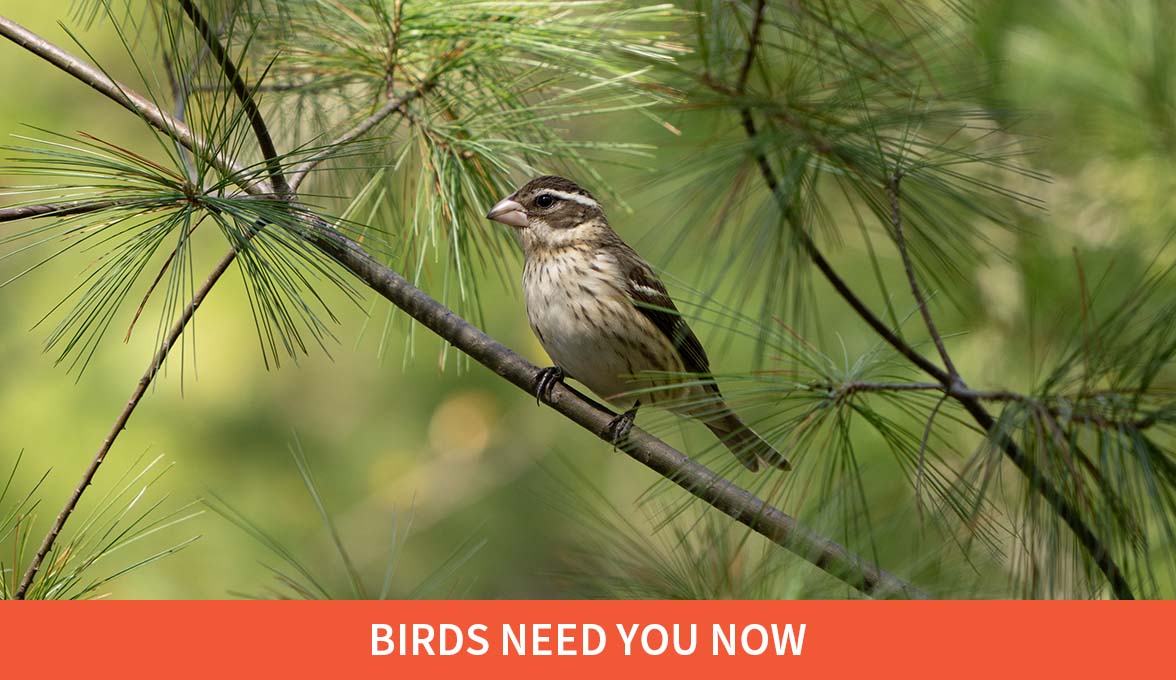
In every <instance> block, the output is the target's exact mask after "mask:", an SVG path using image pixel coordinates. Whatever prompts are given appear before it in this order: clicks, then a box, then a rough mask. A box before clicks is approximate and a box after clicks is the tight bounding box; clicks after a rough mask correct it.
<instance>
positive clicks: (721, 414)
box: [486, 175, 790, 472]
mask: <svg viewBox="0 0 1176 680" xmlns="http://www.w3.org/2000/svg"><path fill="white" fill-rule="evenodd" d="M486 217H487V218H488V219H490V220H494V221H496V222H499V223H501V224H504V225H507V226H509V227H510V228H511V230H512V232H513V233H514V235H515V237H516V239H517V240H518V242H519V244H520V245H521V247H522V250H523V260H524V262H523V282H522V287H523V297H524V301H525V304H526V310H527V318H528V321H529V322H530V325H531V330H532V331H534V333H535V335H536V337H537V338H538V339H539V343H540V344H541V345H542V346H543V349H544V350H546V352H547V354H548V356H550V357H551V359H552V361H553V362H554V364H555V365H554V366H551V367H548V368H545V369H543V370H541V371H540V372H539V374H538V378H537V380H536V384H535V394H536V397H537V398H539V399H544V400H547V401H550V399H551V390H552V389H553V388H554V386H555V385H556V384H557V383H560V382H562V381H563V380H564V379H565V378H568V377H570V378H574V379H575V380H577V381H579V382H580V383H582V384H584V385H585V386H587V387H588V388H589V389H591V390H592V391H593V392H595V393H596V394H597V395H598V396H600V397H601V398H602V399H604V400H605V401H606V402H608V403H609V404H611V405H612V406H614V407H616V408H617V409H618V410H624V412H623V413H621V414H620V415H618V416H617V417H615V418H614V419H613V420H612V421H611V422H610V423H609V425H608V428H607V429H606V433H608V434H609V436H611V438H612V440H613V444H614V446H615V445H617V444H618V443H620V442H622V441H624V440H625V439H626V438H627V437H628V435H629V432H630V430H631V429H632V426H633V423H634V421H635V420H636V417H637V409H638V408H639V407H640V406H641V405H642V403H643V402H645V403H649V404H652V405H658V406H664V407H666V408H668V409H669V410H671V411H673V412H676V413H678V414H680V415H685V416H688V417H692V418H695V419H697V420H699V421H701V422H702V423H703V424H705V425H706V426H707V427H708V428H709V429H710V430H711V432H713V433H714V434H715V436H717V437H718V439H719V441H720V442H722V443H723V444H724V445H725V446H726V447H727V448H728V449H730V450H731V452H732V453H733V454H734V455H735V457H736V458H737V459H738V460H739V462H740V463H742V464H743V466H744V467H746V468H747V469H749V470H751V471H753V472H754V471H757V470H758V469H759V467H760V463H761V462H762V463H766V464H768V465H771V466H773V467H776V468H779V469H781V470H788V469H790V465H789V462H788V459H787V458H785V457H784V456H783V455H782V454H780V452H779V451H777V450H776V449H775V448H773V447H772V445H771V444H769V443H768V442H766V441H764V439H763V438H761V437H760V436H759V435H758V434H756V433H755V432H754V431H753V430H752V429H751V428H750V427H748V426H747V425H746V424H745V423H744V422H743V421H742V420H741V419H740V418H739V416H738V415H736V414H735V412H734V411H732V410H731V409H730V408H729V407H728V406H727V404H726V402H725V401H724V399H723V395H722V393H721V392H720V391H719V388H718V386H717V385H716V384H715V382H714V380H713V378H712V377H711V375H710V360H709V359H708V358H707V355H706V351H705V350H704V349H703V347H702V344H701V343H700V342H699V341H698V337H697V336H696V335H695V334H694V331H692V330H691V329H690V326H689V324H687V323H686V320H685V319H684V318H683V317H682V314H681V313H680V312H679V311H678V308H677V306H676V305H675V304H674V301H673V300H672V299H671V298H670V295H669V293H668V292H667V291H666V287H665V285H664V284H663V283H662V282H661V280H660V279H659V278H658V277H657V275H656V274H655V273H654V271H653V268H652V267H650V265H649V264H648V263H646V261H645V260H643V259H642V258H641V257H640V256H639V255H638V254H637V253H636V251H634V250H633V249H632V248H631V247H630V246H629V245H628V244H627V243H625V242H624V241H623V240H622V239H621V237H620V236H619V235H617V233H616V232H615V231H613V229H612V228H611V227H610V226H609V223H608V219H607V218H606V217H605V214H604V210H603V208H602V207H601V205H600V202H599V201H597V200H596V198H595V197H594V196H593V195H592V194H591V193H590V192H589V191H588V190H586V189H584V188H582V187H581V186H579V185H578V184H576V183H575V182H573V181H572V180H569V179H565V178H563V177H558V176H555V175H544V176H542V177H536V178H534V179H532V180H530V181H528V182H527V183H526V184H524V185H522V186H521V187H519V188H518V189H517V190H516V191H515V192H514V193H512V194H510V195H509V196H507V197H506V198H504V199H502V200H501V201H499V202H498V203H496V204H495V205H494V207H492V208H491V209H490V212H489V213H487V215H486Z"/></svg>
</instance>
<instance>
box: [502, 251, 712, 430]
mask: <svg viewBox="0 0 1176 680" xmlns="http://www.w3.org/2000/svg"><path fill="white" fill-rule="evenodd" d="M630 285H631V283H630V282H629V281H628V280H627V279H626V278H625V275H624V272H623V271H622V268H621V266H620V264H619V263H618V261H617V258H616V257H615V256H614V254H613V253H611V252H609V251H608V250H602V249H592V248H587V247H579V246H570V247H565V248H560V249H558V250H552V251H547V252H542V253H536V254H535V256H533V257H531V258H528V259H527V262H526V265H525V266H524V268H523V294H524V297H525V299H526V305H527V317H528V319H529V320H530V323H531V329H532V330H533V331H534V332H535V335H536V337H538V338H539V343H540V344H541V345H543V349H545V350H547V353H548V355H550V356H551V359H552V360H553V361H554V362H555V364H556V365H557V366H559V367H560V368H562V369H563V370H564V371H565V372H566V373H567V374H568V375H570V376H572V377H573V378H575V379H577V380H579V381H580V382H582V383H584V384H585V385H586V386H588V388H589V389H591V390H592V391H593V392H595V393H597V394H599V395H600V396H601V397H603V398H604V399H606V400H607V401H608V402H609V403H611V404H613V405H614V406H618V407H624V406H627V405H630V404H632V403H633V402H634V400H635V399H637V398H640V399H641V401H642V402H643V403H655V402H659V401H667V400H680V399H682V398H684V397H687V396H689V395H688V394H685V393H683V390H681V389H673V390H665V389H654V390H652V391H650V392H648V393H646V394H639V395H633V394H626V393H632V392H634V391H640V390H646V389H650V388H658V387H664V386H666V385H668V384H671V383H672V382H673V378H672V374H673V373H681V372H682V371H683V370H684V367H683V365H682V361H681V358H680V357H679V355H678V352H677V350H675V348H674V346H673V345H672V344H671V343H670V341H669V339H668V338H666V336H665V334H663V333H662V332H661V331H659V330H658V329H657V327H656V326H654V324H653V323H652V322H651V321H649V320H648V319H647V318H646V317H645V316H643V315H641V314H634V303H633V300H632V299H631V297H630V296H629V294H628V292H627V291H628V289H629V287H630ZM677 379H678V380H680V379H681V377H680V376H679V377H678V378H677Z"/></svg>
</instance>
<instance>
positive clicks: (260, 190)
mask: <svg viewBox="0 0 1176 680" xmlns="http://www.w3.org/2000/svg"><path fill="white" fill-rule="evenodd" d="M0 34H2V35H4V36H6V37H8V38H9V39H10V40H13V41H14V42H17V43H18V44H20V45H22V46H23V47H25V48H26V49H29V50H30V51H32V52H33V53H34V54H37V55H38V56H41V57H42V58H45V59H46V60H47V61H50V62H51V63H54V64H55V65H58V66H59V67H60V68H62V69H63V70H65V71H66V72H67V73H70V74H71V75H73V76H74V77H75V78H77V79H79V80H81V81H82V82H84V83H86V84H87V85H89V86H90V87H93V88H94V89H96V90H98V91H99V92H102V93H103V94H106V95H107V96H108V97H110V98H111V99H114V100H115V101H117V102H118V103H119V104H121V105H123V106H124V107H126V108H128V109H130V110H131V111H134V112H135V113H137V114H139V115H142V116H143V117H144V118H145V120H147V121H148V122H149V123H151V124H152V125H153V126H154V127H156V128H157V129H159V130H161V131H162V132H163V133H165V134H167V135H169V136H170V137H172V138H173V139H175V140H176V141H177V142H179V143H180V144H182V145H183V146H185V147H187V148H188V149H189V150H191V151H192V152H193V153H197V154H200V153H206V151H205V150H206V149H207V148H208V146H207V145H206V144H204V143H203V140H202V139H200V138H199V137H198V136H196V135H195V134H194V133H193V132H192V131H191V130H189V129H188V128H187V126H185V125H184V124H183V123H182V122H180V121H177V120H175V119H174V118H173V117H171V116H169V115H168V114H167V113H165V112H163V111H162V110H161V109H160V108H159V107H158V106H156V105H155V104H154V103H152V102H150V101H149V100H147V99H146V98H144V97H142V96H141V95H138V94H136V93H134V92H131V91H129V90H127V89H126V88H124V87H122V86H121V85H118V84H117V83H115V82H114V81H112V80H110V79H109V78H108V77H106V76H105V75H104V74H102V73H101V72H100V71H98V70H97V69H94V68H93V67H92V66H89V65H88V64H85V63H84V62H81V61H80V60H78V59H77V58H75V57H73V56H72V55H70V54H69V53H67V52H65V51H63V50H61V49H60V48H57V47H56V46H53V45H52V44H50V43H48V42H46V41H44V40H43V39H41V38H40V37H38V36H36V35H35V34H33V33H31V32H29V31H27V30H26V29H23V28H22V27H20V26H18V25H16V24H14V23H13V22H11V21H9V20H7V19H6V18H4V17H0ZM390 103H391V102H390ZM402 104H403V102H402ZM386 106H387V105H386ZM396 108H398V107H392V110H395V109H396ZM361 124H362V123H361ZM369 129H370V128H369ZM360 134H362V133H360ZM356 136H358V135H356ZM209 161H210V162H211V163H212V164H213V165H215V166H216V167H218V168H219V169H220V170H221V171H222V172H225V173H235V174H237V175H238V176H240V173H238V172H236V170H239V168H238V166H236V165H235V164H233V163H232V162H231V161H229V160H228V159H225V158H223V157H220V156H216V157H212V158H209ZM241 188H242V190H243V191H245V192H247V193H250V194H254V195H266V194H268V193H269V192H270V189H269V187H268V186H265V183H246V184H245V185H244V186H242V187H241ZM35 208H37V207H35V206H34V207H29V208H24V210H25V213H23V214H22V213H17V212H13V211H14V210H20V209H6V210H7V211H8V212H7V213H6V214H5V213H0V215H3V216H4V217H6V218H8V219H15V218H18V217H30V216H56V215H62V214H71V213H70V211H73V212H74V213H79V212H86V211H87V210H92V209H95V208H93V207H86V206H81V205H75V204H54V205H51V206H43V207H42V208H44V209H41V210H37V209H35ZM0 221H3V220H0ZM309 226H310V227H311V231H310V238H311V240H312V241H313V242H314V243H315V245H317V246H318V247H319V248H321V249H322V250H323V252H324V253H326V254H327V255H329V256H330V257H332V258H333V259H334V260H335V261H336V262H338V263H339V264H340V265H341V266H343V267H345V268H346V269H348V270H349V271H350V272H352V273H353V274H355V275H356V276H357V277H359V278H360V279H361V280H363V281H364V283H366V284H367V285H368V286H369V287H371V288H372V289H373V290H375V291H376V292H378V293H379V294H380V295H382V296H384V297H385V298H387V299H388V300H390V301H391V302H392V303H393V304H395V305H396V306H397V307H399V308H400V309H402V310H404V311H405V312H407V313H408V314H409V315H410V316H411V317H412V318H414V319H415V320H417V321H418V322H420V323H422V324H423V325H425V326H426V327H427V328H429V329H430V330H432V331H433V332H435V333H436V334H438V335H439V336H440V337H442V338H444V339H445V340H446V341H448V342H449V343H451V344H452V345H453V346H454V347H457V348H458V349H460V350H461V351H463V352H465V353H466V354H468V355H469V356H470V357H472V358H473V359H475V360H476V361H478V362H479V363H481V364H482V365H484V366H486V367H487V368H489V369H490V370H492V371H494V372H495V373H496V374H498V375H500V376H502V377H503V378H504V379H506V380H508V381H509V382H511V383H512V384H514V385H516V386H518V387H519V388H520V389H523V390H525V391H527V392H528V393H530V392H532V390H533V388H534V385H535V381H536V379H537V376H538V373H539V368H538V367H536V366H534V365H533V364H531V363H530V362H528V361H526V360H525V359H523V358H522V357H520V356H519V355H517V354H515V353H514V352H512V351H510V350H509V349H507V348H506V347H505V346H503V345H501V344H500V343H498V342H497V341H495V340H493V339H492V338H490V337H489V336H487V335H486V334H485V333H483V332H482V331H481V330H479V329H477V328H475V327H474V326H473V325H471V324H470V323H469V322H467V321H466V320H464V319H462V318H461V317H459V316H458V315H457V314H455V313H453V312H452V311H451V310H449V309H448V308H446V307H445V306H444V305H442V304H441V303H440V302H438V301H436V300H434V299H433V298H431V297H430V296H429V295H428V294H426V293H425V292H424V291H421V290H420V289H418V288H416V287H415V286H413V285H412V284H411V283H409V282H408V281H407V280H405V279H404V278H403V277H401V276H400V275H399V274H397V273H396V272H394V271H392V270H391V269H389V268H388V267H386V266H385V265H383V264H382V263H380V262H379V261H377V260H376V259H374V258H373V257H372V256H371V255H369V254H368V253H366V252H365V251H364V250H363V249H362V248H361V247H360V246H359V245H358V244H356V243H355V242H354V241H351V240H350V239H348V238H346V237H345V236H343V235H342V234H340V233H338V232H337V231H335V230H333V229H331V228H330V227H329V226H327V225H324V224H321V223H319V224H312V225H309ZM235 255H236V251H235V250H234V251H230V252H229V253H228V254H226V256H225V257H223V258H222V259H221V261H220V262H218V263H217V265H216V267H215V268H214V269H213V271H212V273H211V274H210V275H209V277H208V279H207V280H206V281H205V284H204V285H203V286H201V288H200V289H199V290H198V291H197V293H196V295H195V296H194V297H193V298H192V300H191V301H190V302H189V304H188V305H187V306H186V307H185V309H184V312H183V313H182V315H181V316H180V318H179V319H177V321H176V322H175V324H174V325H173V327H172V328H171V331H170V332H169V333H168V335H167V337H166V339H165V340H164V343H163V344H162V345H161V347H160V348H159V350H158V351H157V352H156V354H155V356H154V357H153V358H152V361H151V363H150V365H149V366H148V369H147V371H146V372H145V373H144V374H143V377H142V378H140V380H139V382H138V383H137V385H136V387H135V389H134V391H132V393H131V397H130V399H129V400H128V402H127V406H126V407H124V409H123V410H122V411H121V412H120V414H119V416H118V418H117V419H116V421H115V423H114V425H113V427H112V428H111V430H110V432H109V433H108V435H107V437H106V439H105V440H103V443H102V445H101V446H100V448H99V451H98V453H97V455H96V456H95V457H94V459H93V461H91V464H90V466H89V467H88V468H87V469H86V471H85V473H84V474H83V479H82V483H81V484H79V486H78V487H77V488H76V489H75V490H74V493H73V495H72V496H71V498H70V501H69V502H68V503H67V506H66V509H65V510H63V516H59V517H58V521H57V522H56V523H55V524H54V528H53V530H52V531H51V533H50V535H49V536H47V537H46V545H43V549H44V552H40V551H39V554H38V559H37V561H36V565H35V566H31V567H30V569H29V570H28V571H26V573H25V575H24V578H22V583H21V585H20V587H19V589H18V591H17V592H16V594H15V595H16V597H17V598H22V597H23V596H24V595H25V593H26V592H27V590H28V587H29V585H31V582H32V579H33V578H34V577H35V575H36V570H37V568H39V565H40V563H41V560H43V559H44V557H45V555H47V554H48V551H49V550H50V549H51V547H52V544H53V541H54V540H55V539H56V536H57V534H58V533H59V532H60V530H61V528H62V526H63V525H64V523H65V520H66V519H67V518H68V514H69V512H72V509H73V508H74V507H75V506H76V505H77V502H78V500H79V499H80V497H81V495H82V493H83V492H84V491H85V489H86V487H87V486H88V485H89V483H90V482H91V480H92V479H93V477H94V475H95V473H96V472H97V469H98V467H99V466H100V465H101V464H102V462H103V460H105V457H106V454H107V453H108V452H109V450H110V448H111V447H112V445H113V444H114V441H115V440H116V439H117V437H118V436H119V434H120V433H121V431H122V429H123V428H124V427H125V426H126V423H127V420H129V418H130V416H131V414H132V413H133V411H134V409H135V406H136V405H137V404H138V403H139V401H140V400H141V399H142V397H143V396H144V395H145V394H146V390H147V387H148V386H149V385H150V383H151V382H152V380H153V379H154V377H155V376H156V375H157V374H158V371H159V368H160V367H161V366H162V365H163V362H164V361H165V360H166V358H167V354H168V352H169V351H170V350H171V348H172V347H173V346H174V345H175V343H176V341H177V340H178V339H179V338H180V336H181V335H182V334H183V331H184V328H185V327H186V325H187V323H188V322H189V321H191V319H192V317H193V316H194V315H195V313H196V310H197V309H198V308H199V306H200V304H201V303H202V302H203V301H204V299H205V296H206V295H207V294H208V292H209V291H210V290H211V287H212V285H214V284H215V283H216V280H217V279H219V277H220V276H221V275H222V274H223V273H224V271H225V270H227V269H228V267H229V265H230V264H231V263H232V261H233V258H234V257H235ZM551 396H552V398H551V402H550V405H551V407H552V408H553V409H555V410H556V411H558V412H560V413H561V414H563V415H564V416H565V417H567V418H568V419H569V420H571V421H573V422H575V423H576V424H578V425H580V426H581V427H583V428H584V429H586V430H588V431H590V432H592V433H593V434H595V435H596V436H598V437H600V438H602V439H604V440H605V441H609V442H611V441H612V437H611V436H610V435H609V434H608V433H607V432H606V427H607V425H608V423H609V422H610V421H611V420H612V418H613V416H614V415H615V414H613V413H612V412H610V411H609V410H608V409H605V408H604V407H602V406H600V405H599V404H596V403H595V402H594V401H592V400H591V399H588V398H586V397H584V396H583V395H581V394H579V393H578V392H576V391H575V390H574V389H572V388H570V387H567V386H563V385H557V386H556V387H555V389H554V390H553V391H552V395H551ZM624 451H625V452H626V453H627V454H628V455H629V456H631V457H632V458H634V459H635V460H637V461H638V462H640V463H642V464H643V465H646V466H647V467H649V468H650V469H652V470H654V471H656V472H658V473H659V474H661V475H662V476H663V477H666V478H667V479H669V480H671V481H673V482H674V483H675V484H677V485H679V486H681V487H682V488H684V489H686V490H687V491H689V492H690V493H691V494H693V495H695V496H696V497H698V498H700V499H702V500H703V501H705V502H706V503H708V504H710V505H711V506H713V507H715V508H716V509H718V510H720V511H722V512H724V513H725V514H727V515H729V516H731V517H732V518H734V519H735V520H737V521H739V522H741V523H742V524H745V525H746V526H748V527H750V528H751V529H753V530H754V531H756V532H757V533H759V534H761V535H763V536H765V537H766V538H768V539H769V540H771V541H773V542H774V543H776V544H778V545H780V546H782V547H784V548H786V549H788V550H790V551H792V552H794V553H795V554H797V555H799V556H800V557H802V558H804V559H805V560H808V561H809V562H811V563H812V564H814V565H815V566H817V567H818V568H820V569H822V570H824V571H826V572H827V573H829V574H831V575H833V576H834V577H836V578H838V579H840V580H842V581H843V582H845V583H847V584H848V585H850V586H851V587H854V588H856V589H858V590H860V591H861V592H863V593H865V594H867V595H871V596H875V597H908V598H916V599H925V598H928V597H929V595H928V594H927V593H926V592H924V591H922V590H920V589H918V588H916V587H914V586H912V585H910V584H908V583H906V582H905V581H903V580H901V579H899V578H898V577H896V576H894V575H893V574H890V573H889V572H887V571H885V570H883V569H881V568H879V567H878V566H876V565H874V564H872V563H870V562H869V561H867V560H864V559H862V558H861V557H859V556H857V555H855V554H853V553H851V552H850V551H849V550H848V549H846V548H845V547H844V546H841V545H839V544H838V543H836V542H835V541H832V540H830V539H828V538H826V537H824V536H822V535H820V534H817V533H816V532H813V531H812V530H810V529H807V528H806V527H804V526H803V525H801V524H800V523H799V522H798V521H797V520H796V519H795V518H793V517H791V516H789V515H787V514H786V513H784V512H783V511H781V510H779V509H778V508H775V507H773V506H771V505H769V504H768V503H766V502H765V501H763V500H761V499H759V498H757V497H756V496H755V495H754V494H752V493H751V492H749V491H747V490H745V489H742V488H740V487H738V486H736V485H735V484H733V483H731V482H730V481H728V480H727V479H725V478H723V477H722V476H720V475H718V474H717V473H715V472H713V471H711V470H710V469H708V468H706V467H705V466H703V465H701V464H699V463H697V462H695V461H693V460H692V459H690V458H689V457H688V456H686V455H685V454H683V453H681V452H680V451H678V450H676V449H674V448H673V447H671V446H669V445H667V444H666V443H664V442H662V441H661V440H659V439H657V438H655V437H653V436H651V435H649V434H648V433H646V432H644V431H642V430H640V429H638V428H634V431H633V432H632V433H631V435H630V437H629V441H628V442H627V443H626V445H625V446H624Z"/></svg>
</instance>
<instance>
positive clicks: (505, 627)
mask: <svg viewBox="0 0 1176 680" xmlns="http://www.w3.org/2000/svg"><path fill="white" fill-rule="evenodd" d="M806 628H807V625H806V624H803V623H801V624H791V623H786V624H781V623H749V624H734V623H713V624H710V625H709V626H707V625H699V624H697V623H673V624H664V625H663V624H660V623H647V624H640V623H616V624H608V625H599V624H596V623H519V624H512V623H503V624H501V627H498V629H497V630H492V628H491V627H490V626H488V625H486V624H482V623H475V624H471V625H466V626H459V625H457V624H452V623H440V624H436V623H399V624H387V623H373V624H372V626H371V636H372V640H371V641H372V656H456V655H463V654H464V655H470V656H483V655H486V654H491V655H495V656H597V655H600V654H603V653H605V652H606V651H609V652H612V651H613V650H612V648H613V647H614V646H615V647H616V648H619V650H620V651H621V652H622V653H623V654H624V656H637V655H642V656H662V655H674V656H692V655H695V654H705V655H709V656H738V655H747V656H761V655H768V656H800V655H801V651H802V650H803V648H804V636H805V632H806Z"/></svg>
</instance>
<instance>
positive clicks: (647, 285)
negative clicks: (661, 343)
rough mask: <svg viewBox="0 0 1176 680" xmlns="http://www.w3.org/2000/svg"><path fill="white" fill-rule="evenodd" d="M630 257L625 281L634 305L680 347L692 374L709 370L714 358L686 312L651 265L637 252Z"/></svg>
mask: <svg viewBox="0 0 1176 680" xmlns="http://www.w3.org/2000/svg"><path fill="white" fill-rule="evenodd" d="M626 259H628V260H629V263H630V264H629V266H628V267H627V271H626V272H625V282H626V284H627V286H628V290H627V291H626V293H627V294H628V296H629V299H630V300H632V301H633V305H634V306H635V307H636V308H637V310H638V311H639V312H641V313H642V314H643V315H645V318H647V319H649V320H650V321H652V322H653V325H654V326H656V327H657V328H658V330H660V331H661V332H662V333H663V334H664V335H665V336H666V338H668V339H669V341H670V344H672V345H673V346H674V348H675V349H677V350H678V355H679V356H680V357H681V358H682V366H683V368H685V369H686V370H687V371H689V372H691V373H709V372H710V360H708V359H707V357H706V351H705V350H703V349H702V343H700V342H699V341H698V338H697V337H696V336H695V335H694V331H692V330H690V326H689V324H687V323H686V320H685V319H683V318H682V313H681V312H679V311H678V308H677V307H676V306H675V305H674V301H673V300H672V299H670V294H669V293H667V292H666V287H665V285H663V284H662V282H661V280H660V279H658V278H657V275H656V274H654V273H653V271H652V270H651V269H649V267H648V266H646V265H645V263H644V262H642V261H641V260H640V259H639V258H637V257H636V255H634V256H633V257H632V258H626Z"/></svg>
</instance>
